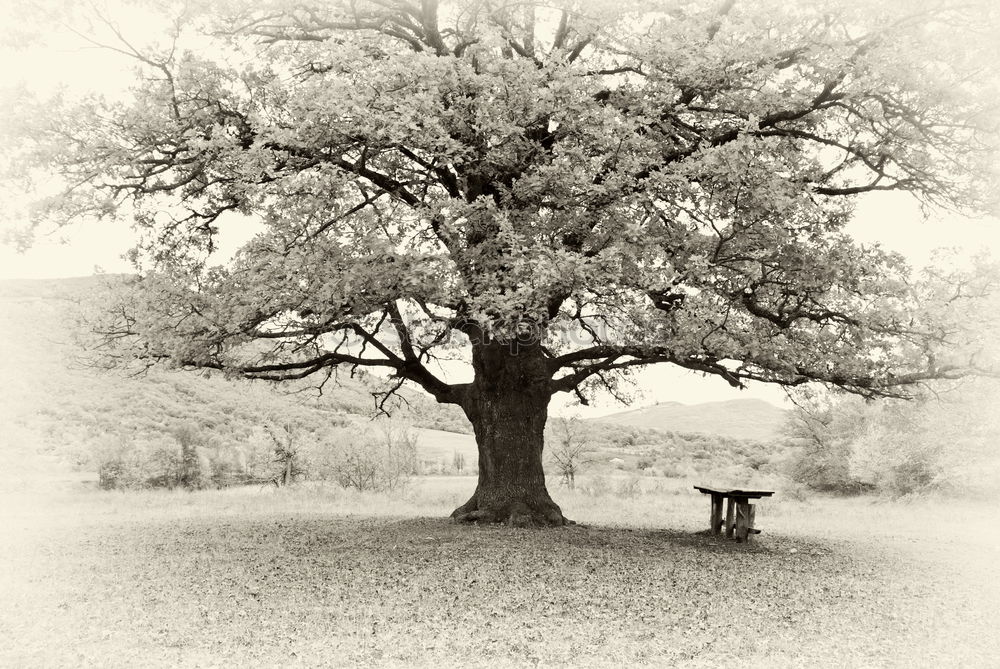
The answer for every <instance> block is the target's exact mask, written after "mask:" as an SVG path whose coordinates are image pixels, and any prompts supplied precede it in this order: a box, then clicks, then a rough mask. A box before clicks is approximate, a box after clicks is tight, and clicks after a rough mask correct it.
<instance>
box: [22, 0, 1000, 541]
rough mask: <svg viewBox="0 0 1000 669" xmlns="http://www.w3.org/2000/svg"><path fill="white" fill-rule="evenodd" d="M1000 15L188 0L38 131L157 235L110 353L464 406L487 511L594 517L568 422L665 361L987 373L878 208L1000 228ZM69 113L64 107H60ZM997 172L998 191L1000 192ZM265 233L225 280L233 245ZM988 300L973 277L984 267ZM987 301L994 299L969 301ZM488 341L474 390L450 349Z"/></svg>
mask: <svg viewBox="0 0 1000 669" xmlns="http://www.w3.org/2000/svg"><path fill="white" fill-rule="evenodd" d="M996 14H997V10H996V8H995V7H993V6H992V3H990V2H975V1H974V2H971V3H970V2H963V3H953V2H948V1H943V0H906V1H905V2H904V1H902V0H890V1H888V2H880V3H869V2H857V1H854V0H835V1H833V2H827V1H823V2H819V1H818V0H817V1H815V2H801V3H789V2H783V1H782V2H778V1H776V0H775V1H772V0H762V1H758V2H753V3H750V2H740V1H738V0H737V1H733V0H725V1H720V2H694V1H685V0H674V1H664V2H655V3H649V2H646V1H641V2H640V1H636V2H614V3H611V2H604V1H598V0H595V1H594V2H588V3H562V4H560V3H555V4H545V5H542V4H536V3H532V2H527V3H505V2H446V1H443V0H441V1H439V0H422V1H421V2H419V3H417V2H415V0H356V1H352V2H346V1H343V2H341V1H337V0H330V1H325V2H322V3H320V2H316V3H309V2H296V3H290V2H283V1H281V0H274V1H261V2H253V3H243V2H240V1H239V0H234V1H233V2H229V3H223V4H221V5H220V6H219V7H214V6H213V7H202V6H201V5H199V4H198V3H189V4H187V5H185V8H184V10H183V13H181V14H180V15H178V16H176V17H174V20H173V21H172V22H171V24H170V25H171V28H170V30H169V31H168V32H169V34H167V35H166V37H165V38H164V40H163V41H161V42H159V43H150V44H139V43H137V42H135V41H133V40H131V39H130V38H129V36H128V35H126V34H125V33H124V31H123V30H122V29H121V28H120V27H119V26H118V24H117V23H116V22H115V20H114V19H113V18H111V17H108V16H106V15H101V14H96V15H94V16H93V17H92V19H93V21H94V26H95V29H94V31H93V32H88V33H86V35H87V36H88V37H87V38H88V39H90V40H92V41H94V42H95V43H98V44H101V45H104V46H106V47H107V48H110V49H113V50H115V51H117V52H119V53H121V54H123V55H124V56H126V57H130V58H132V59H133V61H134V62H135V64H136V65H137V68H138V69H137V82H136V86H135V88H134V89H133V90H132V92H131V96H130V97H129V98H128V99H121V100H119V99H115V100H109V101H102V100H86V101H84V102H83V103H82V104H81V105H79V106H78V107H77V108H73V109H69V108H67V109H62V110H58V105H57V104H56V103H54V102H51V101H47V102H46V106H45V108H44V109H30V108H28V109H27V111H28V112H29V113H28V114H27V117H28V118H27V121H26V125H25V126H24V128H23V129H22V133H21V137H22V138H23V141H22V143H21V148H22V149H24V151H23V152H22V153H21V154H19V155H18V160H16V161H15V162H16V165H17V166H18V167H21V168H23V167H25V166H29V167H30V169H28V170H26V171H25V174H27V176H29V177H30V176H35V175H36V174H37V170H38V169H39V167H42V168H46V169H54V170H55V171H56V172H57V173H59V174H60V175H61V177H62V179H63V182H64V183H65V186H66V188H65V190H64V191H63V192H62V193H60V194H58V195H56V196H53V197H51V198H48V199H47V200H46V201H45V202H43V203H41V204H40V205H39V206H38V207H37V208H36V220H37V221H38V222H39V224H42V223H41V222H42V221H48V222H49V223H50V224H51V223H54V224H59V223H60V222H65V221H69V220H74V219H78V218H79V217H81V216H87V215H98V216H111V217H113V216H119V217H122V218H126V219H129V220H132V221H134V223H135V226H136V227H137V229H138V230H139V231H140V232H141V233H142V241H141V242H140V244H139V246H138V248H137V250H136V254H135V260H136V264H137V268H138V269H139V270H140V274H139V277H138V278H137V279H136V281H135V282H134V285H133V290H132V291H131V292H130V293H129V294H128V295H126V296H124V298H123V299H122V300H121V302H120V304H118V305H117V306H116V307H115V308H114V309H112V310H111V311H110V313H109V314H108V316H107V317H106V318H105V319H104V321H103V322H102V323H100V324H98V326H97V331H98V332H99V333H100V335H101V336H103V338H104V346H105V353H106V354H108V355H109V356H119V357H120V358H121V359H123V360H124V359H129V358H131V359H133V360H138V361H140V362H142V363H144V364H153V363H156V362H160V361H164V362H167V361H169V362H170V363H172V364H174V365H180V366H185V367H198V368H215V369H222V370H227V371H229V372H232V373H234V374H239V375H242V376H245V377H248V378H256V379H270V380H286V379H297V378H302V377H306V376H310V375H318V377H319V378H320V379H323V378H328V377H329V376H330V375H332V373H333V372H334V370H336V369H338V368H342V367H348V368H351V369H355V368H357V367H370V368H374V369H376V370H381V372H383V373H384V374H385V375H386V377H387V379H388V380H389V385H388V386H387V388H386V392H385V395H384V396H383V398H382V400H383V406H384V401H385V400H386V399H387V398H388V397H389V395H390V394H391V393H392V391H393V390H394V389H397V388H399V387H400V385H401V384H403V383H404V382H410V383H414V384H416V385H418V386H420V387H422V388H423V389H424V390H426V391H427V392H428V393H430V394H431V395H432V396H434V397H435V398H436V399H437V400H438V401H439V402H442V403H453V404H457V405H458V406H460V407H461V408H462V409H463V410H464V412H465V414H466V416H468V418H469V420H470V421H471V423H472V425H473V427H474V430H475V434H476V439H477V442H478V444H479V481H478V485H477V488H476V490H475V492H474V494H473V495H472V497H471V498H470V499H469V500H468V502H467V503H465V504H464V505H462V506H461V507H460V508H459V509H457V510H456V511H455V513H454V517H455V518H457V519H459V520H465V521H477V520H482V521H493V520H497V521H505V522H510V523H515V524H528V523H537V524H561V523H563V522H565V518H564V517H563V515H562V512H561V510H560V509H559V507H558V506H557V505H556V504H555V503H554V502H553V501H552V499H551V498H550V496H549V494H548V492H547V490H546V488H545V479H544V474H543V471H542V446H543V431H544V427H545V422H546V417H547V407H548V404H549V402H550V399H551V398H552V396H553V395H554V394H556V393H562V392H566V393H575V394H576V396H577V397H578V398H579V399H580V400H581V401H586V397H587V395H588V393H589V392H591V391H592V390H593V388H594V387H595V386H604V387H606V388H608V389H610V390H612V391H615V389H616V387H617V383H618V380H619V375H620V374H622V373H625V372H627V371H628V370H630V369H632V368H635V367H638V366H641V365H648V364H653V363H665V364H673V365H678V366H680V367H683V368H685V369H688V370H694V371H697V372H702V373H704V374H708V375H715V376H718V377H720V378H721V379H723V380H724V381H726V382H727V383H729V384H731V385H733V386H737V387H740V386H742V385H743V384H744V383H745V382H747V381H761V382H767V383H778V384H784V385H790V386H796V385H801V384H804V383H807V382H811V381H818V382H822V383H826V384H829V385H832V386H836V387H839V388H842V389H844V390H847V391H850V392H855V393H861V394H864V395H885V394H898V393H903V392H905V391H904V390H903V388H904V387H905V386H906V384H910V383H913V382H917V381H919V380H922V379H926V378H933V377H941V376H957V375H961V374H965V373H967V372H969V371H971V370H973V369H975V368H978V367H981V366H983V365H984V364H986V363H988V362H989V360H988V359H987V358H986V357H985V353H984V351H982V350H980V349H981V347H980V346H979V345H978V342H975V341H972V340H970V339H969V338H968V337H966V336H965V334H964V333H963V331H962V329H961V328H960V327H958V326H956V325H954V324H952V323H949V322H948V321H946V320H943V319H941V318H939V314H937V313H936V312H935V306H938V305H940V304H941V303H939V302H933V303H931V302H926V301H921V300H923V299H924V298H925V297H926V296H927V294H926V293H921V290H922V289H920V287H919V286H918V285H917V284H916V283H915V282H914V281H913V280H912V277H910V275H909V272H908V269H907V267H906V265H905V263H904V262H903V260H902V259H901V258H900V257H898V256H895V255H893V254H890V253H886V252H884V251H882V250H880V249H878V248H872V247H867V246H862V245H859V244H858V243H856V242H855V241H854V240H853V239H852V238H851V237H850V236H849V235H848V234H846V233H845V231H844V226H845V224H846V222H847V221H848V220H849V219H850V217H851V213H852V203H853V202H854V200H855V199H856V198H857V196H859V195H862V194H865V193H870V192H874V191H888V190H898V191H907V192H910V193H913V194H914V195H915V196H916V197H918V198H920V199H921V200H922V201H923V202H924V203H927V204H928V205H932V206H944V207H952V208H956V209H961V210H963V211H985V210H992V209H995V204H996V202H995V197H996V193H997V192H998V191H997V189H996V188H995V187H994V186H995V180H994V176H995V162H994V158H995V148H996V133H995V129H996V115H995V106H994V103H995V100H996V99H997V95H996V93H997V85H996V83H997V82H996V77H995V70H994V65H995V63H996V62H997V59H996V51H997V49H998V46H997V45H998V44H1000V39H997V23H998V22H997V20H996V19H997V16H996ZM53 109H56V110H57V112H56V113H51V112H52V110H53ZM991 170H992V171H991ZM245 217H252V218H253V219H254V220H257V221H259V222H261V224H262V225H263V232H261V233H260V234H258V235H257V236H255V237H254V238H253V239H252V240H251V241H250V242H249V243H247V244H246V245H245V246H244V247H243V248H242V250H241V251H240V252H239V253H238V254H237V256H236V257H235V258H234V259H233V260H232V261H231V262H229V263H228V264H226V265H225V266H216V265H214V264H213V257H212V252H213V251H214V249H215V247H216V238H217V232H218V229H219V227H220V226H222V225H239V224H240V223H241V222H243V221H245V220H246V219H245ZM963 280H964V279H963ZM960 283H961V281H960ZM455 348H462V349H464V350H465V351H466V355H467V358H466V359H467V360H469V361H470V362H471V367H472V371H473V375H472V379H471V380H470V381H467V382H464V383H451V382H449V381H448V379H447V377H446V376H445V375H443V374H442V373H441V371H440V369H439V368H438V367H436V366H435V364H434V360H435V358H436V357H438V356H442V355H445V356H449V355H450V356H454V349H455Z"/></svg>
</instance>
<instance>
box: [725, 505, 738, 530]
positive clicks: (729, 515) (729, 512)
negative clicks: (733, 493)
mask: <svg viewBox="0 0 1000 669" xmlns="http://www.w3.org/2000/svg"><path fill="white" fill-rule="evenodd" d="M735 506H736V500H735V499H733V498H732V497H730V498H729V499H728V500H727V501H726V536H727V537H728V538H730V539H732V538H733V530H734V529H735V528H734V527H733V511H734V507H735Z"/></svg>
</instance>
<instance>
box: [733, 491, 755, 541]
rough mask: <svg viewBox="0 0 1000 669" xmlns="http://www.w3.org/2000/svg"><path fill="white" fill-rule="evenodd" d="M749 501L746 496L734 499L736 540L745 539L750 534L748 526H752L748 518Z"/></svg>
mask: <svg viewBox="0 0 1000 669" xmlns="http://www.w3.org/2000/svg"><path fill="white" fill-rule="evenodd" d="M751 508H752V506H751V504H750V502H749V501H748V500H747V499H746V498H742V497H741V498H740V499H738V500H737V501H736V541H740V542H743V541H746V540H747V537H748V536H749V535H750V528H751V527H752V526H753V525H752V521H751V520H750V509H751Z"/></svg>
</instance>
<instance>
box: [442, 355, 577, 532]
mask: <svg viewBox="0 0 1000 669" xmlns="http://www.w3.org/2000/svg"><path fill="white" fill-rule="evenodd" d="M473 368H474V370H475V380H474V381H473V383H472V385H471V387H470V389H469V393H468V396H467V397H466V398H465V401H464V402H463V409H464V410H465V413H466V415H467V416H468V417H469V421H470V422H471V423H472V427H473V430H474V431H475V434H476V443H477V444H478V446H479V483H478V485H477V486H476V492H475V494H473V495H472V497H471V498H470V499H469V501H468V502H466V503H465V504H463V505H462V506H460V507H459V508H458V509H456V510H455V512H454V513H453V514H452V518H453V519H455V520H456V521H459V522H490V523H506V524H509V525H515V526H520V527H524V526H553V525H565V524H567V523H568V522H569V521H567V520H566V518H565V517H563V515H562V511H561V510H560V509H559V507H558V505H556V503H555V502H553V501H552V498H551V497H549V493H548V490H547V489H546V487H545V474H544V472H543V471H542V447H543V444H544V432H545V420H546V418H547V416H548V405H549V399H550V397H551V393H550V390H549V379H550V376H551V374H550V372H549V370H548V366H547V364H546V362H545V358H543V357H542V355H541V350H540V348H539V347H538V346H537V344H533V345H527V346H524V345H520V344H518V343H517V342H515V343H512V344H499V343H496V342H491V343H488V344H476V345H474V347H473Z"/></svg>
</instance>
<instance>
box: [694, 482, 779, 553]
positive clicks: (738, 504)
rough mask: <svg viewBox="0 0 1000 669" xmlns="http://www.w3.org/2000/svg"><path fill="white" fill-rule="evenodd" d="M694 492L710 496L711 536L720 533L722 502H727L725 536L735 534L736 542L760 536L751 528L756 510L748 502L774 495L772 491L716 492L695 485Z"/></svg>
mask: <svg viewBox="0 0 1000 669" xmlns="http://www.w3.org/2000/svg"><path fill="white" fill-rule="evenodd" d="M695 490H698V491H700V492H702V493H704V494H706V495H711V496H712V516H711V521H710V522H711V527H712V534H720V533H721V532H722V500H724V499H728V500H729V502H728V504H727V505H726V536H727V537H730V538H732V537H733V535H734V534H735V537H736V541H749V539H750V535H751V534H760V530H758V529H756V528H755V527H754V526H753V521H754V515H755V512H756V509H755V508H754V505H753V504H751V503H750V500H751V499H760V498H761V497H770V496H771V495H773V494H774V491H773V490H738V489H736V490H718V489H716V488H706V487H704V486H700V485H696V486H695ZM734 511H735V514H734ZM734 515H735V517H734Z"/></svg>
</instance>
